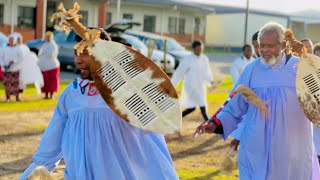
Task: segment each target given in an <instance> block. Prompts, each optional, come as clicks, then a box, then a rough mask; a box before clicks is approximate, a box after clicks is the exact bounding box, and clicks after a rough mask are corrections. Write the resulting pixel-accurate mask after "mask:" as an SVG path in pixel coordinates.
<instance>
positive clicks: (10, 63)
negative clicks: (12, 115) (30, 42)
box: [0, 34, 23, 102]
mask: <svg viewBox="0 0 320 180" xmlns="http://www.w3.org/2000/svg"><path fill="white" fill-rule="evenodd" d="M1 54H2V58H0V65H1V67H2V70H3V84H4V87H5V91H6V102H9V101H10V96H11V95H14V96H15V97H16V101H20V97H19V76H20V69H21V62H22V59H23V53H22V51H21V49H20V48H18V47H17V46H16V39H15V36H14V35H13V34H11V35H9V45H8V46H6V47H4V48H3V49H2V53H1Z"/></svg>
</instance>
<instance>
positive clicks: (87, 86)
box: [74, 78, 99, 96]
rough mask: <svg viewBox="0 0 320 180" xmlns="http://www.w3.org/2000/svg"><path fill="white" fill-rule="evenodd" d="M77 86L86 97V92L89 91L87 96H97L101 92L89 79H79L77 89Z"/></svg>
mask: <svg viewBox="0 0 320 180" xmlns="http://www.w3.org/2000/svg"><path fill="white" fill-rule="evenodd" d="M74 85H75V84H74ZM76 86H79V87H80V92H81V94H83V95H85V92H86V90H87V93H86V95H87V96H95V95H97V94H99V91H98V89H97V87H96V85H95V83H94V81H90V80H88V79H81V78H77V79H76V85H75V88H76Z"/></svg>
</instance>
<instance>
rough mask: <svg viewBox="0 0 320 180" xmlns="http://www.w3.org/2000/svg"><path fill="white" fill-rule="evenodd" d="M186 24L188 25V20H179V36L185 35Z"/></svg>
mask: <svg viewBox="0 0 320 180" xmlns="http://www.w3.org/2000/svg"><path fill="white" fill-rule="evenodd" d="M185 24H186V20H185V19H183V18H180V19H179V31H178V32H179V34H184V27H185Z"/></svg>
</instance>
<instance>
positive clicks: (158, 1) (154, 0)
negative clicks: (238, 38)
mask: <svg viewBox="0 0 320 180" xmlns="http://www.w3.org/2000/svg"><path fill="white" fill-rule="evenodd" d="M116 1H117V0H111V2H115V3H116ZM121 3H128V4H130V3H135V4H136V3H138V4H143V5H150V6H159V5H160V6H165V7H168V8H177V9H179V8H183V9H187V10H190V11H196V12H200V13H203V14H205V15H208V14H213V13H214V14H234V13H245V12H246V8H245V7H235V6H227V5H225V6H224V5H218V4H215V3H208V2H207V3H205V2H199V1H188V0H121ZM249 13H250V14H258V15H265V16H273V17H282V18H287V19H290V20H293V21H299V22H300V21H301V22H307V23H312V22H320V11H317V10H305V11H300V12H296V13H290V14H289V13H283V12H278V11H269V10H265V9H252V8H250V9H249Z"/></svg>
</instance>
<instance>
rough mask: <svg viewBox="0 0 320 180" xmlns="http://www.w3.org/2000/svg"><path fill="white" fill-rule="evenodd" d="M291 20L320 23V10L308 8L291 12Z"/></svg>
mask: <svg viewBox="0 0 320 180" xmlns="http://www.w3.org/2000/svg"><path fill="white" fill-rule="evenodd" d="M290 19H291V20H292V21H297V22H303V23H307V24H314V23H316V24H319V23H320V11H318V10H313V9H308V10H303V11H297V12H294V13H292V17H291V18H290Z"/></svg>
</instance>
